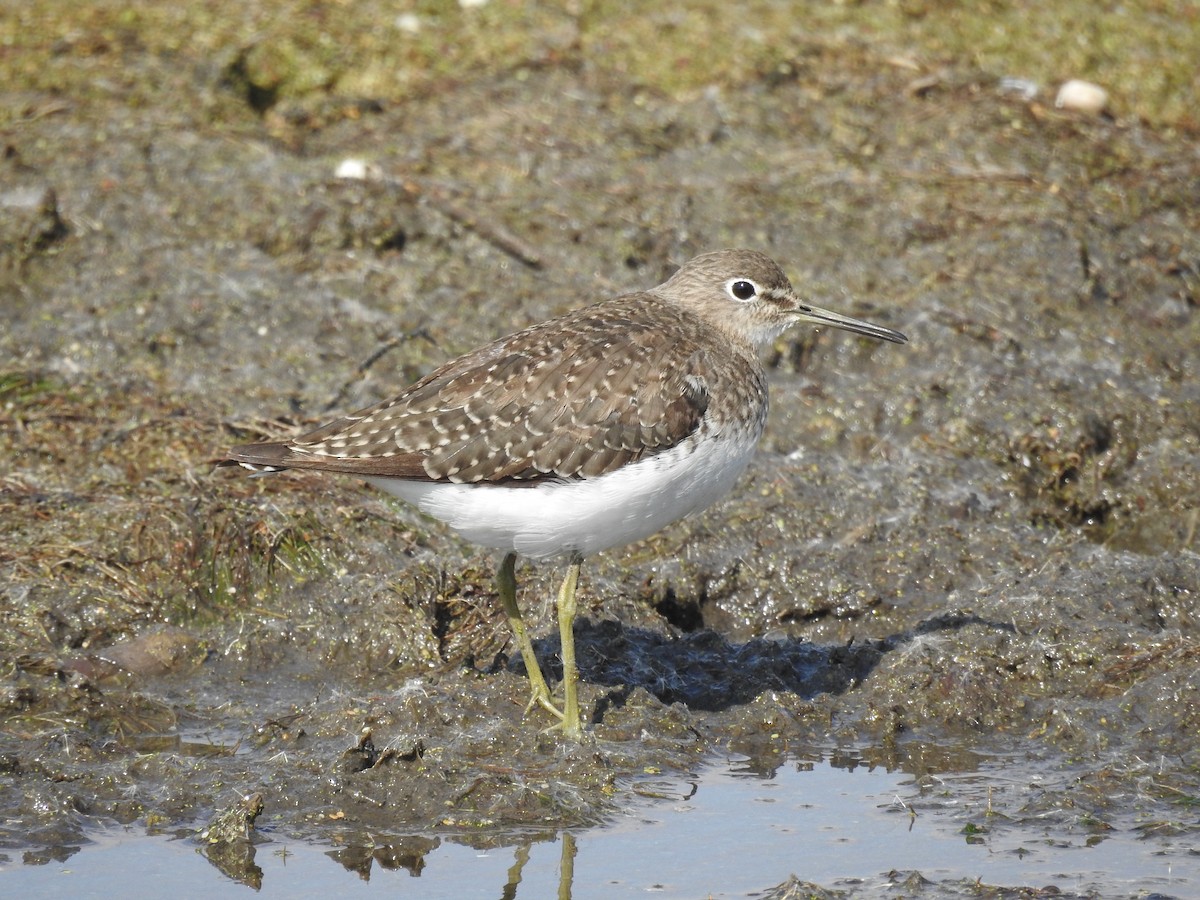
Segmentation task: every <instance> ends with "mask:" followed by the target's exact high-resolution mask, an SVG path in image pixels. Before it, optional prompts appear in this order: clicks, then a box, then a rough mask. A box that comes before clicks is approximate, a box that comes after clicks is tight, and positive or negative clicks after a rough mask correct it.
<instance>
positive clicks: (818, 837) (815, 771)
mask: <svg viewBox="0 0 1200 900" xmlns="http://www.w3.org/2000/svg"><path fill="white" fill-rule="evenodd" d="M1008 762H1009V761H1008V760H1006V759H1004V758H1000V757H996V758H990V759H985V760H983V761H982V763H981V765H980V766H979V767H978V768H977V769H976V770H974V771H972V772H969V773H963V774H957V775H955V774H951V775H941V776H937V777H926V778H921V779H916V778H914V777H913V776H912V775H911V774H908V773H904V772H887V771H884V770H883V769H880V768H876V769H870V768H868V767H866V766H865V765H863V764H862V763H861V759H860V758H859V757H858V756H857V755H856V754H854V753H846V752H845V751H839V752H838V753H836V754H830V755H827V756H826V757H825V758H823V759H820V760H817V761H813V760H791V761H790V762H789V763H788V764H787V765H785V766H782V767H780V768H779V769H777V770H775V771H773V772H767V773H761V772H756V771H753V770H752V768H751V766H750V764H749V761H748V760H745V759H733V760H722V761H719V762H714V763H713V764H712V765H711V766H709V767H707V768H706V769H704V770H703V771H701V772H698V773H696V774H695V776H694V777H671V778H662V779H653V778H647V779H645V780H642V781H639V782H637V783H636V784H635V786H634V787H635V792H636V793H637V794H638V795H640V796H641V797H642V798H643V799H641V800H640V801H639V802H638V803H637V804H636V805H635V806H634V807H633V808H631V809H629V810H628V811H627V812H626V814H625V815H623V816H622V817H621V818H620V819H619V820H617V821H615V822H613V823H611V824H609V825H606V826H604V827H598V828H593V829H586V830H577V831H571V832H560V833H558V834H556V835H555V836H554V838H553V839H552V840H540V839H534V838H532V837H524V836H522V835H519V834H514V835H511V840H512V844H511V845H510V846H508V847H504V848H502V849H488V850H480V849H476V848H474V847H472V846H469V845H468V844H466V843H463V842H461V841H464V840H471V841H475V842H478V841H479V838H480V835H478V834H472V835H470V836H467V835H455V834H448V833H440V834H436V835H434V834H430V835H425V836H423V837H424V839H425V840H426V841H427V844H426V845H425V846H428V847H429V848H430V849H429V851H428V853H426V854H425V855H424V856H422V855H421V854H420V853H417V854H415V855H412V856H409V857H405V856H403V855H399V856H398V855H397V854H395V852H394V848H388V849H387V850H384V849H383V848H375V849H374V852H373V850H372V848H348V847H330V846H320V845H317V844H314V843H305V842H297V841H294V840H289V839H287V838H284V837H280V836H273V835H271V834H270V832H269V830H268V831H264V832H263V835H264V836H265V837H267V838H269V840H268V841H267V842H265V843H261V844H259V845H258V846H257V848H256V856H255V860H254V862H255V864H256V865H257V866H258V868H259V869H260V870H261V882H260V885H256V886H258V887H259V893H260V895H261V896H264V897H293V898H294V897H315V896H321V895H324V894H329V893H332V892H336V893H338V894H339V895H342V894H344V895H352V896H373V895H382V894H388V895H394V894H396V893H401V892H402V893H403V894H404V895H405V896H411V897H446V898H450V897H454V898H459V897H478V896H493V895H499V896H503V897H529V898H535V897H536V898H542V897H552V896H558V897H560V898H561V897H574V898H591V897H627V896H628V897H631V896H643V895H646V894H651V895H653V896H657V897H664V898H687V897H701V896H711V897H749V896H755V895H758V894H759V893H760V892H762V891H763V890H765V889H769V888H770V887H772V886H774V885H778V884H780V883H782V882H784V881H786V880H787V879H788V877H789V876H791V875H795V876H796V877H797V878H799V880H801V881H804V882H810V883H813V884H817V885H821V886H824V887H826V888H832V889H835V890H843V891H847V892H848V893H849V894H850V895H851V896H877V895H879V894H880V893H883V892H884V891H886V890H887V887H888V885H893V886H894V887H898V886H899V883H901V882H905V881H906V880H907V879H908V878H909V877H910V876H911V875H912V873H914V872H920V874H921V876H922V878H923V879H925V883H924V885H923V886H922V887H921V893H922V896H938V895H940V894H941V893H942V889H944V890H945V891H946V892H947V894H949V893H950V892H951V891H953V892H954V893H956V894H957V890H955V886H958V887H961V884H962V883H963V882H975V881H980V882H982V883H983V884H989V885H1008V886H1015V885H1023V886H1030V887H1038V888H1041V887H1046V886H1049V885H1053V886H1054V887H1056V888H1057V889H1059V890H1060V891H1063V892H1065V893H1068V894H1089V895H1096V894H1099V895H1101V896H1105V897H1111V896H1129V895H1135V894H1143V893H1145V892H1158V893H1160V894H1164V895H1174V896H1196V895H1198V894H1200V854H1197V852H1196V850H1195V847H1194V846H1193V845H1192V844H1191V843H1190V842H1189V841H1188V840H1187V839H1186V838H1185V837H1180V838H1172V837H1157V836H1146V835H1143V834H1142V832H1140V831H1138V830H1137V829H1136V828H1135V827H1118V828H1115V829H1113V830H1111V831H1106V832H1105V833H1103V834H1101V835H1098V834H1097V833H1095V831H1094V830H1093V829H1089V828H1088V827H1087V824H1086V823H1085V822H1083V821H1081V822H1080V824H1079V827H1078V828H1077V829H1068V830H1067V831H1066V832H1065V833H1064V831H1063V829H1062V828H1061V827H1059V826H1054V827H1045V828H1043V827H1039V824H1038V819H1037V817H1036V816H1022V815H1012V814H1011V813H1012V811H1013V810H1014V809H1015V808H1016V807H1019V806H1022V805H1023V802H1024V799H1025V798H1027V797H1028V796H1029V795H1030V794H1031V792H1033V793H1035V792H1036V791H1037V790H1038V788H1037V784H1036V781H1035V782H1034V783H1021V784H1018V783H1015V782H1014V781H1013V780H1012V779H1011V778H1009V777H1007V776H1006V774H1005V769H1006V764H1007V763H1008ZM1023 771H1028V770H1027V769H1024V770H1023ZM1002 807H1003V808H1007V810H1008V811H1007V812H1003V811H1001V808H1002ZM92 837H93V843H90V844H87V845H85V846H84V847H83V848H82V849H81V850H80V851H79V852H77V853H75V854H74V855H73V856H71V857H70V858H68V859H66V860H63V861H57V860H53V861H49V862H44V863H42V864H40V865H35V864H22V863H21V860H20V856H19V854H18V853H11V852H10V860H11V861H10V862H8V863H6V864H4V865H3V866H2V867H0V885H2V886H3V890H4V893H5V894H6V895H9V896H40V897H76V898H78V897H110V896H117V895H122V894H128V893H129V891H130V890H131V889H133V888H136V887H137V886H138V885H145V886H149V885H153V888H154V890H155V892H156V893H157V894H159V895H160V896H161V895H169V894H172V893H173V894H177V895H179V896H199V895H205V896H241V895H244V894H245V891H246V887H247V885H244V884H238V883H237V882H235V881H233V880H232V879H229V878H227V877H226V876H225V875H223V874H222V873H221V872H220V870H219V869H218V868H216V867H214V865H212V864H210V863H209V861H208V860H207V859H206V858H205V856H204V855H203V852H202V851H203V849H204V848H203V847H202V845H201V844H200V843H199V842H197V841H195V840H192V839H190V838H184V839H170V838H166V837H146V836H143V835H140V834H135V833H133V832H122V831H113V830H110V831H103V832H99V833H96V834H94V835H92ZM492 837H495V836H492ZM419 840H420V838H418V841H419ZM27 862H28V860H27ZM389 867H390V868H389Z"/></svg>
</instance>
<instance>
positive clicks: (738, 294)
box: [725, 278, 758, 303]
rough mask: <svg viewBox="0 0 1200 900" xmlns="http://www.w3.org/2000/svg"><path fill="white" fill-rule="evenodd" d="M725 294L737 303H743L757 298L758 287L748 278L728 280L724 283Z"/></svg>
mask: <svg viewBox="0 0 1200 900" xmlns="http://www.w3.org/2000/svg"><path fill="white" fill-rule="evenodd" d="M725 293H727V294H728V295H729V296H730V297H732V298H733V299H734V300H737V301H738V302H739V303H745V302H746V301H747V300H753V299H754V298H755V297H757V296H758V285H757V284H755V283H754V282H753V281H751V280H750V279H749V278H730V279H729V280H728V281H727V282H725Z"/></svg>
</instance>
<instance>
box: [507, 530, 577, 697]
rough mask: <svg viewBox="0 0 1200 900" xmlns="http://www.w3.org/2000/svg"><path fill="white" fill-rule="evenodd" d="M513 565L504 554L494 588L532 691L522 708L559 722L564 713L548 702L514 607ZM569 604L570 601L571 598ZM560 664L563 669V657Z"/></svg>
mask: <svg viewBox="0 0 1200 900" xmlns="http://www.w3.org/2000/svg"><path fill="white" fill-rule="evenodd" d="M516 565H517V554H515V553H508V554H505V556H504V560H503V561H502V562H501V563H500V569H499V571H498V572H497V573H496V587H497V588H498V589H499V590H500V600H501V602H502V603H503V604H504V612H505V615H507V616H508V625H509V627H510V628H511V629H512V633H513V637H515V638H516V639H517V646H518V647H520V648H521V658H522V659H524V660H525V672H526V673H527V674H528V675H529V685H530V687H531V688H532V689H533V695H532V696H531V697H530V698H529V705H528V706H526V707H525V711H526V712H529V710H531V709H532V708H533V707H534V706H535V705H537V706H540V707H542V709H544V710H546V711H547V712H549V713H551V714H552V715H554V716H557V717H558V718H560V719H561V718H562V717H563V715H564V711H563V710H561V709H559V708H558V707H557V706H555V705H554V702H553V701H552V700H551V699H550V688H548V687H547V686H546V679H545V677H544V676H543V675H542V669H541V666H539V665H538V661H537V656H536V655H535V654H534V652H533V643H532V642H531V641H530V640H529V631H528V630H527V629H526V628H525V620H524V619H522V618H521V608H520V607H519V606H517V576H516V574H515V568H516ZM573 601H574V598H572V602H573ZM560 615H561V613H560ZM574 650H575V646H574V644H572V645H571V651H572V654H571V655H572V665H574ZM563 663H564V666H565V664H566V660H565V658H564V660H563ZM564 681H565V679H564ZM577 705H578V702H577ZM575 718H576V720H578V718H579V713H578V710H577V711H576V714H575Z"/></svg>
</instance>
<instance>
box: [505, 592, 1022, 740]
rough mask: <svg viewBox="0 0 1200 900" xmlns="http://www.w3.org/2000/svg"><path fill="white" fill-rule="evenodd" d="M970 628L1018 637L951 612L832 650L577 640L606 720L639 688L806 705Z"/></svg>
mask: <svg viewBox="0 0 1200 900" xmlns="http://www.w3.org/2000/svg"><path fill="white" fill-rule="evenodd" d="M970 625H983V626H985V627H988V628H995V629H997V630H1002V631H1009V632H1014V633H1015V632H1016V628H1015V627H1014V626H1013V625H1012V624H1011V623H1007V622H995V621H990V620H986V619H982V618H980V617H978V616H974V615H965V614H959V613H948V614H945V615H940V616H935V617H934V618H932V619H926V620H925V621H923V622H920V623H918V624H917V625H916V626H914V627H913V628H910V629H906V630H905V631H902V632H898V633H896V634H893V635H889V636H888V637H886V638H882V639H878V640H871V641H863V642H856V641H853V640H851V641H850V642H849V643H846V644H836V645H830V644H814V643H811V642H809V641H805V640H803V639H800V638H790V637H789V638H785V639H782V640H775V639H768V638H754V639H752V640H749V641H746V642H745V643H741V644H738V643H734V642H732V641H730V640H728V639H727V638H725V637H722V636H721V635H719V634H717V633H716V632H713V631H698V632H694V633H691V634H685V635H682V636H678V637H674V636H668V635H664V634H661V633H659V632H655V631H649V630H647V629H644V628H627V627H625V626H624V625H622V624H621V623H620V622H615V621H612V620H605V621H601V622H592V621H590V620H577V621H576V624H575V642H576V646H577V648H578V654H579V670H580V677H581V679H582V680H583V681H584V682H589V683H591V684H600V685H605V686H609V687H613V688H616V690H614V691H613V692H612V693H610V694H609V695H608V696H606V697H605V698H604V699H602V700H601V701H600V703H599V705H598V707H597V711H596V718H595V720H596V721H602V720H603V714H604V711H605V710H606V709H608V708H610V707H613V706H618V707H619V706H620V705H621V704H622V703H623V702H624V700H625V699H626V698H627V697H628V696H629V694H630V693H631V692H632V691H633V690H634V689H635V688H638V687H642V688H645V689H646V690H647V691H649V692H650V693H651V694H653V695H654V696H655V697H657V698H658V699H659V700H661V701H662V702H663V703H668V704H670V703H683V704H684V705H686V706H687V707H688V708H689V709H691V710H693V711H699V710H706V711H713V712H715V711H720V710H725V709H729V708H730V707H733V706H738V705H741V704H746V703H750V702H752V701H753V700H754V699H755V698H756V697H758V696H759V695H760V694H762V693H763V692H764V691H786V692H789V693H793V694H796V695H797V696H799V697H803V698H805V699H810V698H812V697H815V696H816V695H818V694H823V693H829V694H840V693H843V692H845V691H847V690H849V689H850V688H853V687H854V686H855V685H857V684H859V683H861V682H862V681H863V680H864V679H866V678H867V676H869V675H870V674H871V671H872V670H873V669H874V668H875V667H876V666H877V665H878V664H879V662H880V661H881V660H882V659H883V657H884V655H885V654H886V653H890V652H892V651H894V650H897V649H900V648H902V647H904V646H905V645H906V644H909V643H911V642H912V641H914V640H916V639H917V638H920V637H922V636H924V635H927V634H932V633H935V632H939V631H957V630H958V629H960V628H964V627H967V626H970ZM534 644H535V647H536V648H537V650H538V655H539V657H541V658H542V659H543V666H546V665H547V663H548V665H549V667H548V669H547V671H549V672H552V673H553V674H554V676H555V677H561V675H562V671H561V666H560V664H559V661H558V658H557V653H558V641H557V639H556V638H553V637H547V638H544V639H542V640H540V641H535V642H534ZM513 665H515V666H517V667H520V665H521V663H520V661H519V660H516V661H514V663H513Z"/></svg>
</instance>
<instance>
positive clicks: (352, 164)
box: [333, 158, 367, 181]
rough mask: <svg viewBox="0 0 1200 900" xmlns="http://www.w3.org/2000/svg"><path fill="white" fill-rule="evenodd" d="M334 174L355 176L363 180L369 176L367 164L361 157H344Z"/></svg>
mask: <svg viewBox="0 0 1200 900" xmlns="http://www.w3.org/2000/svg"><path fill="white" fill-rule="evenodd" d="M333 174H334V177H335V178H353V179H355V180H357V181H362V180H363V179H364V178H366V177H367V164H366V162H365V161H364V160H361V159H354V158H350V159H343V160H342V161H341V162H340V163H338V167H337V170H336V171H335V172H334V173H333Z"/></svg>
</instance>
